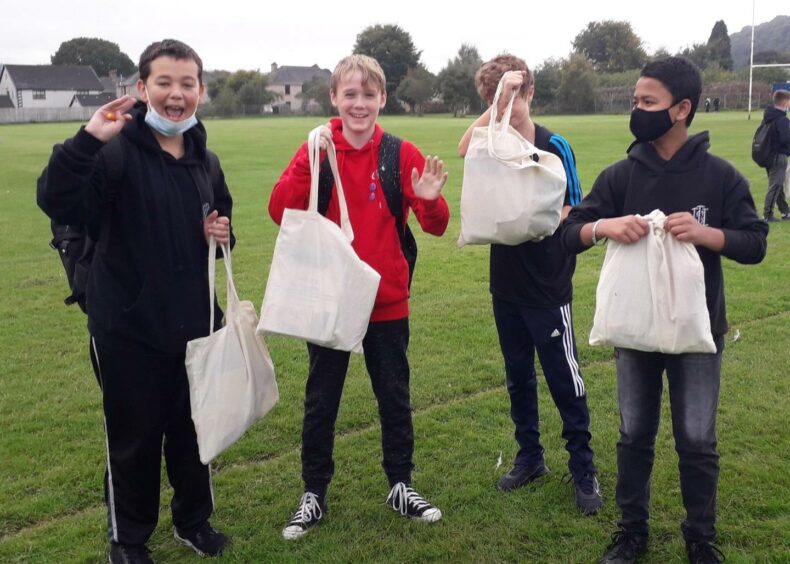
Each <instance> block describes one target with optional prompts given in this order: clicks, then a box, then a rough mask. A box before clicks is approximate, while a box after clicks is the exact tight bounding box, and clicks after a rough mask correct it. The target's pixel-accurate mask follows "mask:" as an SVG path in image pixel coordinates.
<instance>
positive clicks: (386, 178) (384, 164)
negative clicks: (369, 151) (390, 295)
mask: <svg viewBox="0 0 790 564" xmlns="http://www.w3.org/2000/svg"><path fill="white" fill-rule="evenodd" d="M402 143H403V141H402V140H401V139H400V138H398V137H396V136H394V135H392V134H390V133H387V132H386V131H385V132H384V135H383V136H382V138H381V144H380V145H379V156H378V165H377V167H378V175H379V180H380V182H381V189H382V190H383V191H384V199H385V200H387V207H388V208H389V210H390V213H391V214H392V217H394V218H395V229H396V231H397V232H398V239H399V240H400V248H401V252H402V253H403V256H404V258H405V259H406V263H407V264H408V265H409V288H411V281H412V278H413V277H414V267H415V265H416V264H417V241H416V240H415V238H414V234H413V233H412V231H411V229H410V228H409V224H408V222H404V221H403V183H402V179H401V174H400V148H401V144H402ZM334 183H335V180H334V178H333V177H332V169H331V168H330V167H329V160H328V159H327V158H326V157H325V158H324V159H323V160H322V161H321V168H320V170H319V172H318V213H320V214H321V215H326V211H327V210H328V209H329V201H330V200H331V199H332V188H333V186H334Z"/></svg>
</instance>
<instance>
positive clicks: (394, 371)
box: [302, 318, 414, 497]
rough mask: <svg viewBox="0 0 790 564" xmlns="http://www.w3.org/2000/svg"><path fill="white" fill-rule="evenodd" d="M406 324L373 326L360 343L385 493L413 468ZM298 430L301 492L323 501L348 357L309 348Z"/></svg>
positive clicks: (408, 478)
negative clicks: (377, 425) (374, 406)
mask: <svg viewBox="0 0 790 564" xmlns="http://www.w3.org/2000/svg"><path fill="white" fill-rule="evenodd" d="M408 346H409V319H408V318H403V319H397V320H394V321H377V322H371V323H370V324H369V325H368V332H367V334H366V335H365V339H364V340H363V341H362V347H363V348H364V351H365V365H366V366H367V369H368V373H369V374H370V380H371V383H372V384H373V392H374V394H375V395H376V400H378V404H379V419H380V420H381V443H382V444H381V446H382V450H383V451H384V456H383V460H382V466H383V467H384V472H385V473H386V474H387V478H388V480H389V484H390V487H391V486H393V485H395V484H396V483H397V482H406V483H409V482H410V481H411V471H412V469H413V468H414V465H413V463H412V454H413V452H414V431H413V428H412V420H411V400H410V397H409V361H408V359H407V358H406V349H407V348H408ZM307 351H308V353H309V355H310V372H309V374H308V376H307V385H306V389H305V400H304V423H303V427H302V479H303V480H304V483H305V490H306V491H310V492H313V493H315V494H318V495H320V496H322V497H323V496H324V495H325V494H326V489H327V487H328V486H329V482H330V480H331V479H332V475H333V474H334V471H335V464H334V461H333V460H332V451H333V450H334V444H335V421H336V419H337V412H338V409H339V408H340V397H341V395H342V394H343V384H344V383H345V380H346V372H347V370H348V360H349V356H350V353H348V352H345V351H337V350H333V349H328V348H325V347H320V346H317V345H312V344H308V345H307Z"/></svg>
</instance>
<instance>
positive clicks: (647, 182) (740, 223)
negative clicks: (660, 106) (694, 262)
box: [562, 131, 768, 335]
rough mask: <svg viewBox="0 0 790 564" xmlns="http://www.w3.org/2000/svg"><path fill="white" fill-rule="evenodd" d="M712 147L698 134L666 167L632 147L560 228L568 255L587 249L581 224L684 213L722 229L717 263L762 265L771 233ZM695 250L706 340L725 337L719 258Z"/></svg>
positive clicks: (644, 147) (647, 149) (649, 150)
mask: <svg viewBox="0 0 790 564" xmlns="http://www.w3.org/2000/svg"><path fill="white" fill-rule="evenodd" d="M709 146H710V143H709V140H708V132H707V131H704V132H702V133H697V134H696V135H694V136H692V137H689V139H688V141H686V143H685V144H684V145H683V147H681V148H680V150H679V151H678V152H677V153H676V154H675V155H674V156H673V157H672V158H671V159H670V160H669V161H665V160H663V159H662V158H661V157H660V156H659V155H658V153H657V152H656V150H655V148H653V145H651V144H650V143H634V144H632V145H631V147H629V149H628V158H627V159H624V160H622V161H619V162H617V163H615V164H613V165H611V166H610V167H608V168H606V169H605V170H604V171H603V172H602V173H601V174H600V175H599V176H598V178H597V179H596V181H595V184H594V185H593V187H592V190H591V191H590V193H589V194H588V195H587V196H586V197H585V198H584V200H582V203H581V204H579V205H578V206H576V207H574V208H573V209H572V210H571V213H570V214H569V215H568V217H567V219H566V220H565V221H564V222H563V233H562V238H563V243H564V244H565V247H566V248H567V249H568V251H569V252H572V253H580V252H582V251H585V250H587V249H588V248H589V247H587V246H585V245H583V244H582V242H581V238H580V236H579V232H580V231H581V228H582V226H583V225H584V224H586V223H590V222H592V221H595V220H597V219H600V218H607V217H621V216H624V215H630V214H641V215H646V214H648V213H650V212H651V211H653V210H654V209H659V210H661V211H662V212H664V213H665V214H666V215H669V214H671V213H675V212H680V211H687V212H690V213H691V214H692V215H694V217H695V218H696V219H697V221H699V222H700V223H702V224H703V225H708V226H710V227H716V228H719V229H721V230H722V231H723V232H724V248H723V249H722V251H721V253H720V254H721V255H724V256H725V257H727V258H730V259H733V260H735V261H737V262H740V263H744V264H756V263H758V262H760V261H762V260H763V258H764V257H765V252H766V247H767V239H766V236H767V234H768V226H767V225H766V224H765V223H763V222H761V221H760V219H759V217H758V216H757V211H756V209H755V207H754V200H753V199H752V195H751V193H750V192H749V184H748V182H747V181H746V179H745V178H744V177H743V176H741V174H740V173H739V172H738V171H737V170H736V169H735V167H733V166H732V165H731V164H730V163H728V162H727V161H725V160H724V159H721V158H719V157H716V156H713V155H711V154H709V153H708V147H709ZM696 249H697V252H698V253H699V256H700V259H702V265H703V267H704V268H705V294H706V298H707V304H708V312H709V313H710V324H711V332H712V333H713V335H721V334H724V333H726V332H727V318H726V308H725V304H724V278H723V274H722V269H721V256H720V254H719V253H716V252H713V251H711V250H710V249H707V248H705V247H699V246H698V247H696Z"/></svg>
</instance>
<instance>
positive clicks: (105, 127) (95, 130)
mask: <svg viewBox="0 0 790 564" xmlns="http://www.w3.org/2000/svg"><path fill="white" fill-rule="evenodd" d="M134 103H135V99H134V98H132V97H131V96H121V97H120V98H118V99H116V100H113V101H112V102H110V103H108V104H104V105H103V106H102V107H101V108H99V109H98V110H96V113H94V114H93V115H92V116H91V119H90V120H88V123H87V124H86V125H85V131H87V132H88V133H90V134H91V135H93V136H94V137H95V138H96V139H98V140H99V141H104V142H105V143H106V142H107V141H109V140H110V139H112V138H113V137H115V136H116V135H118V134H119V133H120V132H121V129H123V126H124V124H125V123H126V122H127V121H129V120H131V119H132V116H131V115H130V114H128V113H126V112H128V111H129V110H130V109H131V108H132V106H134Z"/></svg>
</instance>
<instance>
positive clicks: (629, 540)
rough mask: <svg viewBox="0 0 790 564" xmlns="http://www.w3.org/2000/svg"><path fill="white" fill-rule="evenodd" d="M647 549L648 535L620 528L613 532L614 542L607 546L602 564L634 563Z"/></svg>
mask: <svg viewBox="0 0 790 564" xmlns="http://www.w3.org/2000/svg"><path fill="white" fill-rule="evenodd" d="M646 550H647V535H640V534H637V533H632V532H629V531H626V530H625V529H620V530H619V531H616V532H614V533H612V542H611V543H610V544H609V546H607V547H606V552H605V553H604V555H603V557H602V558H601V560H599V562H600V564H632V563H633V562H636V559H637V558H638V557H639V556H640V555H641V554H643V553H644V552H645V551H646Z"/></svg>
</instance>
